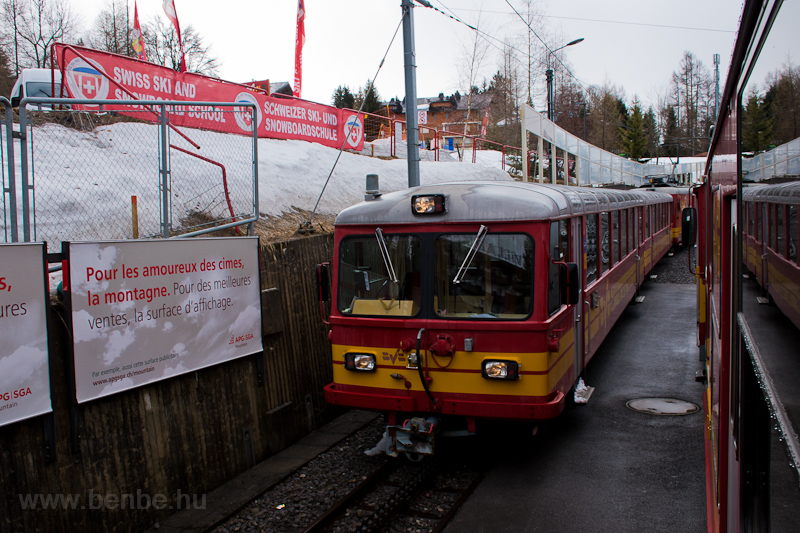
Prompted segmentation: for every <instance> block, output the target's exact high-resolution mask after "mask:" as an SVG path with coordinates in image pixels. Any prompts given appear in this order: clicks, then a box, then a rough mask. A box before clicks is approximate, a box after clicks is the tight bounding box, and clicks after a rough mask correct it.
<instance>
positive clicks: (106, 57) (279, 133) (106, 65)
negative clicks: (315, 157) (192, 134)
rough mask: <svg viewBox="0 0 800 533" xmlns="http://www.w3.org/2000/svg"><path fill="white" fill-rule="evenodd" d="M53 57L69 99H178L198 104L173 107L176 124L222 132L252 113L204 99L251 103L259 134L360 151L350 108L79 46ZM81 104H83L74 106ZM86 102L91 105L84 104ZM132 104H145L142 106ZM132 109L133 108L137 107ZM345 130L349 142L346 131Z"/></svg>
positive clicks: (358, 121) (243, 125)
mask: <svg viewBox="0 0 800 533" xmlns="http://www.w3.org/2000/svg"><path fill="white" fill-rule="evenodd" d="M55 49H56V50H55V57H56V61H57V62H58V67H59V69H60V70H61V75H62V79H63V80H64V82H63V83H62V85H63V87H65V88H66V90H67V91H68V92H69V96H70V97H71V98H79V99H90V100H103V99H109V100H142V101H158V100H176V101H192V102H197V103H198V105H187V106H183V107H184V108H183V109H177V110H176V111H175V112H172V111H171V115H170V121H171V123H172V124H173V125H174V126H185V127H190V128H200V129H206V130H213V131H221V132H226V133H241V134H248V133H250V132H251V131H252V123H251V120H250V119H251V117H250V114H249V113H244V112H235V113H230V112H223V111H226V109H221V108H216V109H212V108H211V107H210V106H207V105H202V103H203V102H231V103H237V102H239V103H247V104H254V105H255V106H256V111H257V121H258V123H257V132H258V133H257V134H258V136H259V137H266V138H272V139H298V140H304V141H309V142H316V143H319V144H323V145H325V146H330V147H333V148H341V147H342V145H343V144H344V145H345V146H344V147H345V148H346V149H352V150H362V149H363V147H364V122H363V117H359V116H358V115H357V114H356V113H355V112H353V111H344V110H342V109H338V108H336V107H331V106H327V105H323V104H316V103H313V102H306V101H303V100H292V99H288V98H273V97H270V96H267V95H266V94H264V93H262V92H260V91H257V90H256V89H255V88H254V87H252V86H247V85H240V84H238V83H230V82H226V81H222V80H219V79H217V78H209V77H207V76H203V75H200V74H193V73H189V72H185V73H183V72H176V71H174V70H172V69H169V68H166V67H162V66H159V65H154V64H152V63H148V62H145V61H139V60H137V59H133V58H129V57H125V56H121V55H116V54H112V53H109V52H101V51H99V50H93V49H91V48H84V47H80V46H72V45H64V44H57V45H56V46H55ZM73 107H74V108H76V109H77V108H80V107H81V106H73ZM87 107H90V106H87ZM135 108H139V109H140V110H141V109H145V108H144V107H143V106H136V107H135ZM135 108H134V109H135ZM104 109H106V110H108V111H117V112H120V113H126V111H127V112H128V113H127V114H129V115H132V116H136V117H137V118H140V119H144V120H153V121H155V119H156V117H155V115H154V114H153V115H150V114H148V113H142V111H140V110H139V111H136V112H135V113H134V112H131V108H130V106H119V107H115V106H113V105H105V106H104ZM346 135H347V137H348V138H347V143H345V140H344V138H345V136H346Z"/></svg>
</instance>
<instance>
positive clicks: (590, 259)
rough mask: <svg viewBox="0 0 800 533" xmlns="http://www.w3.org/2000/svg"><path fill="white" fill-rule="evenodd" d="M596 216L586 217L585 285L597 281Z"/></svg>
mask: <svg viewBox="0 0 800 533" xmlns="http://www.w3.org/2000/svg"><path fill="white" fill-rule="evenodd" d="M597 248H598V246H597V214H592V215H587V216H586V283H587V284H588V283H592V282H593V281H594V280H596V279H597Z"/></svg>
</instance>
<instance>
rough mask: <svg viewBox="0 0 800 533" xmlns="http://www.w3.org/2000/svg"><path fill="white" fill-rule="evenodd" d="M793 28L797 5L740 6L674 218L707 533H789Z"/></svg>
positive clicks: (795, 350)
mask: <svg viewBox="0 0 800 533" xmlns="http://www.w3.org/2000/svg"><path fill="white" fill-rule="evenodd" d="M798 21H800V2H797V1H788V0H787V1H780V0H770V1H763V0H747V1H746V2H745V3H744V6H743V12H742V16H741V19H740V27H739V31H738V34H737V37H736V41H735V44H734V50H733V53H732V55H731V66H730V69H729V71H728V76H727V79H726V82H725V88H724V91H723V92H722V95H721V98H720V100H719V106H718V119H717V123H716V127H715V128H714V132H713V135H712V140H711V146H710V149H709V154H708V159H707V162H706V171H705V176H704V180H703V183H702V184H701V185H699V186H696V187H695V188H693V194H694V195H695V196H696V198H695V200H694V204H693V205H694V206H695V207H692V208H689V209H687V210H685V211H684V213H683V215H682V222H683V240H684V243H686V242H687V241H688V242H695V238H694V235H691V234H692V233H696V244H697V248H696V255H697V266H696V273H697V277H698V304H699V305H698V320H697V322H698V345H699V357H700V360H701V361H702V364H701V368H702V370H701V371H700V372H699V373H698V378H697V379H698V381H702V382H703V383H704V384H705V387H706V388H705V392H706V394H705V414H706V427H705V435H706V447H705V454H706V465H707V466H706V479H707V507H708V516H709V527H708V530H709V531H710V532H722V531H733V532H738V531H798V530H800V520H798V518H797V513H796V509H797V508H798V506H799V505H800V441H799V440H798V437H797V434H798V428H800V265H799V264H798V254H797V243H798V239H799V238H800V233H798V224H797V211H798V208H800V181H798V177H799V176H800V64H798V58H800V38H798V32H797V24H798ZM687 237H688V238H687Z"/></svg>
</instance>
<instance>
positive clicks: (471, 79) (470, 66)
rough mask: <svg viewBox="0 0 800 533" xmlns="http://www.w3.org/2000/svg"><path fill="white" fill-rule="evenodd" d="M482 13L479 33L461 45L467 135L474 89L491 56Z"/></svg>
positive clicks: (480, 13)
mask: <svg viewBox="0 0 800 533" xmlns="http://www.w3.org/2000/svg"><path fill="white" fill-rule="evenodd" d="M482 14H483V12H482V11H479V12H478V20H477V22H475V28H477V29H478V31H473V32H472V33H471V36H472V37H471V39H470V40H469V42H468V43H463V42H462V43H461V47H462V49H463V56H462V58H463V60H462V62H461V64H460V65H459V69H458V70H459V77H460V78H461V80H460V81H461V83H460V85H461V87H462V88H463V91H464V94H466V95H467V113H466V116H465V118H464V134H465V135H466V134H467V127H468V126H467V125H468V123H469V119H470V111H471V110H472V97H473V95H474V93H475V91H474V90H473V88H474V87H475V88H476V87H477V82H478V77H479V76H480V75H481V71H482V69H483V65H484V63H485V61H486V57H487V56H488V54H489V42H488V41H487V40H486V39H485V38H483V37H482V36H481V33H482V30H481V15H482Z"/></svg>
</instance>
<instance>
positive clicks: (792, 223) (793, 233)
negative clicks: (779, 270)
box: [787, 205, 797, 264]
mask: <svg viewBox="0 0 800 533" xmlns="http://www.w3.org/2000/svg"><path fill="white" fill-rule="evenodd" d="M788 212H789V216H788V217H787V219H788V221H789V223H788V226H789V242H788V243H787V244H788V245H789V260H790V261H794V262H795V264H797V206H796V205H790V206H789V208H788Z"/></svg>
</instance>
